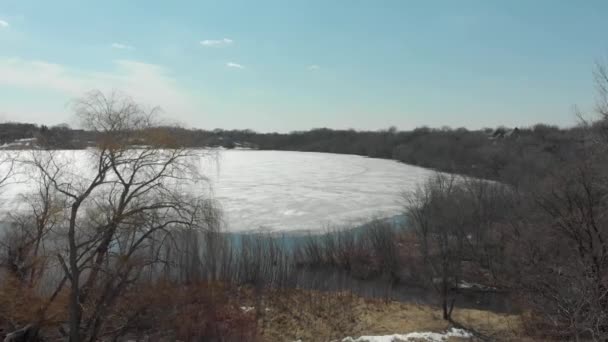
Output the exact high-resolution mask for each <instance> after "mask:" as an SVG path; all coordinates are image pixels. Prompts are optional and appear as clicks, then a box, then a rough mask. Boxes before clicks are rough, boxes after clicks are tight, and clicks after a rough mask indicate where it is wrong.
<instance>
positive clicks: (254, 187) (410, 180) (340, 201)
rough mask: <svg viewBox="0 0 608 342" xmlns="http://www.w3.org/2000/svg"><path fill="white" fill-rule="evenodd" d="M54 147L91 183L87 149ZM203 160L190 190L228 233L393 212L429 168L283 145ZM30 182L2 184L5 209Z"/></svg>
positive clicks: (314, 226) (357, 220)
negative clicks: (212, 204)
mask: <svg viewBox="0 0 608 342" xmlns="http://www.w3.org/2000/svg"><path fill="white" fill-rule="evenodd" d="M16 153H28V152H16ZM57 153H59V154H61V155H62V157H61V158H60V160H65V161H66V164H69V166H70V167H71V168H72V169H73V171H72V172H73V178H74V179H79V178H82V182H83V184H85V183H88V178H90V177H86V174H87V173H88V172H85V171H86V170H87V169H90V167H91V165H92V164H91V163H90V161H89V159H88V158H90V156H87V155H86V153H87V152H86V151H59V152H57ZM64 158H67V159H64ZM201 165H202V170H203V173H204V175H205V176H206V177H207V178H208V179H209V183H207V184H196V185H193V186H188V187H186V188H187V191H191V192H195V193H196V194H205V193H207V192H209V191H211V196H213V197H214V198H215V199H216V200H217V201H218V203H219V204H220V206H221V208H222V209H223V217H224V221H225V223H226V228H227V229H228V230H229V231H233V232H243V231H259V230H264V231H273V232H276V231H291V232H293V231H324V230H326V229H328V228H340V227H344V226H353V225H360V224H362V223H365V222H367V221H369V220H370V219H372V218H381V217H389V216H394V215H397V214H400V213H401V212H402V210H403V200H402V194H403V192H404V191H407V190H413V189H415V188H416V186H417V185H418V184H421V183H422V182H424V181H425V180H426V179H427V177H429V176H430V175H432V173H433V171H430V170H427V169H423V168H419V167H415V166H410V165H406V164H402V163H398V162H396V161H391V160H384V159H373V158H365V157H360V156H353V155H340V154H328V153H307V152H283V151H251V150H222V151H218V152H217V154H215V153H211V155H210V156H209V157H203V158H202V159H201ZM29 182H30V183H32V182H33V181H32V180H30V181H29ZM30 185H31V186H30V187H28V185H27V184H23V183H21V184H14V185H11V186H7V187H5V188H3V189H2V207H3V209H4V212H8V211H14V210H16V209H17V208H18V207H19V202H20V200H19V199H20V198H22V197H20V196H22V195H23V194H26V193H27V192H28V191H32V190H33V189H34V184H30ZM28 188H29V189H28Z"/></svg>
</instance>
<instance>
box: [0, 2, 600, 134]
mask: <svg viewBox="0 0 608 342" xmlns="http://www.w3.org/2000/svg"><path fill="white" fill-rule="evenodd" d="M607 18H608V1H606V0H584V1H575V0H563V1H558V0H509V1H507V0H494V1H493V0H478V1H473V0H471V1H469V0H459V1H452V0H445V1H427V0H425V1H422V0H419V1H407V0H395V1H382V0H366V1H359V0H300V1H295V0H294V1H290V0H276V1H264V0H255V1H254V0H251V1H227V0H222V1H220V0H218V1H202V0H196V1H195V0H193V1H177V0H176V1H168V0H146V1H144V0H138V1H136V0H130V1H127V0H104V1H85V0H54V1H48V0H39V1H33V0H0V120H12V121H28V122H35V123H47V124H56V123H60V122H67V123H73V121H72V115H71V113H70V110H69V107H68V106H66V104H67V103H68V101H69V100H70V99H73V98H75V97H78V96H79V95H81V94H83V93H84V92H85V91H87V90H91V89H102V90H109V89H118V90H122V91H124V92H126V93H128V94H130V95H131V96H133V97H134V98H135V99H137V100H138V101H141V102H143V103H145V104H147V105H150V106H152V105H159V106H161V107H162V108H163V109H164V111H165V117H166V118H168V119H169V120H171V121H176V122H179V123H181V124H183V125H185V126H187V127H199V128H207V129H212V128H216V127H219V128H251V129H255V130H258V131H283V132H284V131H291V130H301V129H309V128H313V127H331V128H355V129H379V128H386V127H388V126H391V125H395V126H397V127H398V128H401V129H410V128H414V127H416V126H421V125H428V126H434V127H440V126H444V125H448V126H452V127H461V126H465V127H469V128H480V127H485V126H497V125H508V126H522V125H530V124H534V123H537V122H547V123H552V124H558V125H562V126H565V125H571V124H573V123H574V122H575V120H576V119H575V116H574V114H573V106H574V105H578V106H580V108H582V109H583V110H587V109H591V108H592V107H593V98H594V87H593V77H592V71H593V65H594V63H595V62H596V61H598V60H600V59H602V58H606V57H607V56H608V40H606V25H605V23H606V19H607Z"/></svg>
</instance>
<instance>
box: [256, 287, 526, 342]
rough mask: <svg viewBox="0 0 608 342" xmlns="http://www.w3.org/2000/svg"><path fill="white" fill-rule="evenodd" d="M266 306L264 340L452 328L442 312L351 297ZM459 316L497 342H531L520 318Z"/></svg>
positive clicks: (288, 298)
mask: <svg viewBox="0 0 608 342" xmlns="http://www.w3.org/2000/svg"><path fill="white" fill-rule="evenodd" d="M264 304H265V309H264V310H263V313H261V315H260V320H259V325H260V330H261V331H262V340H263V341H296V340H298V339H301V340H302V341H315V342H316V341H332V340H341V339H342V338H344V337H346V336H355V337H356V336H361V335H391V334H396V333H399V334H405V333H409V332H415V331H434V332H443V331H445V330H447V329H449V328H450V323H448V322H446V321H444V320H443V319H442V316H441V311H440V310H438V309H436V308H432V307H429V306H422V305H415V304H408V303H398V302H388V303H387V302H384V301H380V300H367V299H363V298H360V297H356V296H351V295H349V294H346V293H340V294H335V293H334V294H327V293H318V292H312V291H290V292H280V293H278V292H276V293H273V294H272V295H271V296H270V297H267V299H266V301H265V303H264ZM258 311H261V310H258ZM453 315H454V319H455V321H456V322H458V323H460V324H462V325H464V326H466V327H467V328H470V329H474V330H475V331H478V332H479V333H481V334H483V335H484V336H486V337H489V338H490V339H491V340H501V341H521V340H525V337H524V336H522V333H521V331H522V329H521V320H520V317H519V316H516V315H503V314H497V313H492V312H488V311H481V310H470V309H455V310H454V314H453Z"/></svg>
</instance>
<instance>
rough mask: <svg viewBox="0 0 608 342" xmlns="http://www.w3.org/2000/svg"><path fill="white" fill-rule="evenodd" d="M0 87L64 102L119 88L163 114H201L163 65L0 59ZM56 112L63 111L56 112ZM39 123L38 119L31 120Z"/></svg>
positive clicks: (27, 109)
mask: <svg viewBox="0 0 608 342" xmlns="http://www.w3.org/2000/svg"><path fill="white" fill-rule="evenodd" d="M0 75H2V77H0V87H1V86H8V87H15V88H18V89H22V90H24V91H30V90H31V91H44V92H46V93H48V94H53V96H54V97H56V98H60V99H65V100H66V101H67V100H69V99H71V98H75V97H78V96H81V95H82V94H83V93H85V92H86V91H89V90H91V89H99V90H101V91H111V90H114V89H119V90H121V91H124V92H126V93H127V94H129V95H130V96H133V98H134V99H135V100H136V101H138V102H141V103H144V104H149V105H154V106H156V105H159V106H160V107H162V108H163V110H164V111H166V112H168V113H172V114H173V115H176V114H175V113H179V114H177V116H176V118H177V119H181V118H184V119H185V118H187V117H188V116H191V115H195V114H197V113H200V108H199V107H198V102H197V99H196V98H195V97H194V96H193V95H192V94H191V93H190V92H189V91H188V89H187V88H185V87H183V86H182V85H181V84H180V83H179V82H178V80H177V79H175V78H174V77H173V75H172V73H171V71H170V70H168V69H166V68H164V67H163V66H160V65H156V64H150V63H144V62H139V61H132V60H116V61H114V62H113V68H112V69H110V70H105V71H99V70H81V69H76V68H72V67H69V66H66V65H62V64H56V63H49V62H46V61H36V60H27V59H20V58H8V59H7V58H1V57H0ZM55 110H56V111H57V112H58V113H61V112H62V111H65V108H58V109H55ZM11 111H12V112H15V113H30V114H28V115H32V114H31V113H35V112H37V111H38V108H32V107H31V105H29V104H21V105H19V108H12V109H11ZM32 119H36V120H40V118H33V117H32Z"/></svg>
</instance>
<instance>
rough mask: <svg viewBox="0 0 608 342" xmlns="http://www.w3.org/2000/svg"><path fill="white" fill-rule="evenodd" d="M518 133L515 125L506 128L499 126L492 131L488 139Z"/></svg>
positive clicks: (511, 135) (506, 136)
mask: <svg viewBox="0 0 608 342" xmlns="http://www.w3.org/2000/svg"><path fill="white" fill-rule="evenodd" d="M518 135H519V128H517V127H515V128H513V129H510V128H506V127H499V128H497V129H495V130H494V131H493V132H492V134H491V136H490V139H502V138H511V137H516V136H518Z"/></svg>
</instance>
